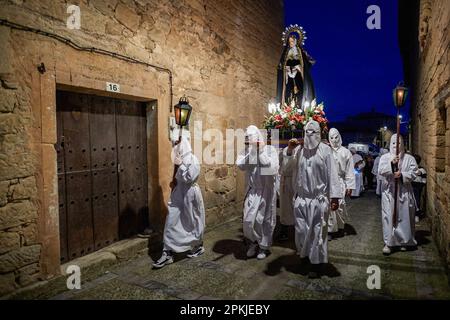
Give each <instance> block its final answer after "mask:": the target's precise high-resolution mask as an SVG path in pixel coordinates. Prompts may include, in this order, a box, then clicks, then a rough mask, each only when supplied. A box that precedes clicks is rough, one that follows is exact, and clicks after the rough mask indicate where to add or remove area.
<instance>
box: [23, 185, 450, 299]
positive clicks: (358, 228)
mask: <svg viewBox="0 0 450 320" xmlns="http://www.w3.org/2000/svg"><path fill="white" fill-rule="evenodd" d="M379 202H380V201H379V199H378V198H377V197H376V196H375V194H374V193H373V192H371V191H370V192H366V194H365V195H364V196H363V197H361V198H359V199H355V200H350V201H349V206H350V213H351V217H352V221H351V223H350V226H349V227H348V228H347V230H346V231H347V235H346V236H345V237H343V238H339V239H335V240H332V241H330V242H329V259H330V263H329V264H328V265H327V266H326V268H325V270H326V272H325V275H324V276H322V277H321V278H320V279H313V280H311V279H308V277H307V274H308V266H307V265H306V266H304V265H301V264H300V260H299V258H298V256H296V255H295V251H294V244H293V239H291V240H290V241H288V242H286V243H282V244H281V243H275V244H274V246H273V248H272V254H271V255H270V256H269V257H268V258H267V259H266V260H264V261H257V260H256V259H249V260H247V258H246V257H245V250H246V249H245V247H244V244H243V241H242V230H241V222H240V219H236V220H234V221H231V222H229V223H227V224H225V225H222V226H220V227H218V228H215V229H213V230H210V231H209V232H208V233H207V234H206V236H205V245H206V249H207V252H206V253H205V254H204V255H203V256H201V257H199V258H197V259H188V258H184V257H183V256H180V257H178V259H177V262H176V263H174V264H172V265H169V266H166V267H165V268H163V269H160V270H152V269H151V263H152V258H153V259H157V258H158V257H159V256H158V255H159V254H160V253H159V252H156V253H155V254H154V255H153V254H152V257H149V256H141V257H139V258H136V259H133V260H131V261H127V262H124V263H121V264H119V265H115V266H113V267H111V268H109V269H108V270H104V271H102V274H100V275H98V276H97V277H94V278H92V279H88V280H86V279H84V281H83V284H82V289H81V290H72V291H68V290H67V289H65V288H64V287H65V278H64V279H63V280H62V281H59V282H58V281H57V282H56V283H54V284H52V283H50V284H49V285H48V288H47V290H42V289H41V290H38V291H37V292H34V293H33V295H31V296H26V297H22V298H39V299H450V288H449V286H448V283H447V277H446V274H445V270H444V268H443V267H442V264H441V261H440V258H439V256H438V253H437V249H436V247H435V244H434V243H433V242H432V239H431V236H430V232H429V231H428V227H427V224H426V222H425V221H422V222H421V223H420V224H419V225H418V227H417V231H416V238H417V241H418V243H419V246H418V249H417V250H416V251H410V252H397V253H393V254H392V255H391V256H389V257H385V256H383V254H382V252H381V249H382V232H381V220H380V204H379ZM374 265H375V266H378V267H379V268H380V270H381V289H379V290H378V289H373V290H369V289H368V288H367V284H366V283H367V278H368V277H369V274H368V273H367V269H368V267H369V266H374ZM19 298H20V297H19Z"/></svg>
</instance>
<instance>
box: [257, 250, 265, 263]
mask: <svg viewBox="0 0 450 320" xmlns="http://www.w3.org/2000/svg"><path fill="white" fill-rule="evenodd" d="M265 258H267V250H262V249H261V250H259V252H258V255H257V256H256V259H258V260H263V259H265Z"/></svg>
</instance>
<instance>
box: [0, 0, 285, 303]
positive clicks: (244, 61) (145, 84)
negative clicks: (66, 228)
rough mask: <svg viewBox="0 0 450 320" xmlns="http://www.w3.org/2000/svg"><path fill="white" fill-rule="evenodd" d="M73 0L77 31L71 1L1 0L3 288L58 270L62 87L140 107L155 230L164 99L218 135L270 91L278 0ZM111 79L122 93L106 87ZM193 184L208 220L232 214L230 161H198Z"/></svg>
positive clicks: (242, 122)
mask: <svg viewBox="0 0 450 320" xmlns="http://www.w3.org/2000/svg"><path fill="white" fill-rule="evenodd" d="M70 4H71V5H77V6H78V7H79V8H80V18H81V19H80V22H81V23H80V29H76V28H75V29H71V28H69V27H68V25H69V24H68V23H69V22H68V19H69V18H70V17H71V16H72V14H73V12H72V11H68V6H69V4H68V3H67V1H61V0H58V1H54V0H45V1H41V0H30V1H22V0H1V1H0V19H1V24H0V43H1V47H2V50H0V82H1V86H0V296H2V295H4V294H7V293H9V292H12V291H14V290H17V289H19V288H21V287H24V286H27V285H29V284H32V283H34V282H36V281H38V280H41V279H46V278H49V277H52V276H54V275H57V274H59V273H60V265H61V253H60V252H61V244H60V228H61V226H60V219H59V218H60V217H59V215H60V211H61V210H60V207H61V205H62V204H61V190H58V177H59V175H58V170H59V167H58V166H59V163H58V159H59V158H58V155H57V150H58V146H60V145H61V141H59V137H60V135H59V134H58V130H59V128H58V120H57V117H58V112H57V107H58V106H57V104H58V102H57V99H56V96H57V95H58V92H61V91H64V92H72V93H74V94H80V95H85V96H100V97H105V98H114V99H123V100H126V101H137V102H142V103H144V104H145V108H146V126H145V128H146V130H147V131H146V141H147V149H146V150H147V151H146V160H147V161H146V165H147V176H148V180H147V187H148V188H147V190H148V192H147V195H146V197H147V199H148V204H149V208H150V220H151V221H150V223H151V226H152V227H155V228H161V225H162V222H163V221H164V217H165V214H166V210H167V207H166V204H167V200H168V197H169V193H170V190H169V187H168V185H169V182H170V179H171V176H172V170H173V169H172V162H171V160H170V147H169V146H170V142H169V117H170V116H171V114H172V113H171V112H172V110H171V105H173V104H175V103H176V102H177V100H178V98H179V97H180V96H182V95H184V94H185V95H186V96H187V97H188V98H189V100H190V104H191V105H192V106H193V108H194V109H193V115H192V121H191V124H190V130H191V131H192V129H194V128H193V126H194V123H197V124H198V123H199V122H196V121H201V126H202V127H203V130H205V129H208V128H219V129H220V130H221V131H223V132H224V134H225V129H226V128H231V129H233V128H245V127H246V126H248V125H249V124H258V125H259V124H261V123H262V120H263V115H264V112H265V109H266V105H267V102H268V101H269V99H270V98H271V97H273V96H274V95H275V91H276V68H277V64H278V60H279V55H280V51H281V41H280V35H281V32H282V30H283V25H284V21H283V3H282V0H262V1H260V0H252V1H237V0H232V1H229V0H217V1H206V0H158V1H154V0H148V1H144V0H135V1H132V0H94V1H86V0H74V1H71V3H70ZM27 28H28V29H27ZM30 28H32V29H30ZM91 47H95V48H96V49H95V50H90V49H89V48H91ZM81 48H85V49H83V50H81ZM86 48H87V49H86ZM97 49H99V50H97ZM102 50H106V51H108V52H109V53H113V54H106V53H105V52H104V51H102ZM132 59H134V60H132ZM136 60H137V61H140V62H144V63H140V62H136ZM107 82H109V83H115V84H119V85H120V92H107V91H106V90H105V85H106V83H107ZM171 84H172V85H171ZM172 92H173V101H172V99H171V97H172V95H171V93H172ZM80 99H81V98H80ZM80 101H81V100H80ZM72 116H73V117H74V118H77V117H78V118H77V119H79V117H80V114H79V113H76V112H72ZM81 117H82V115H81ZM206 143H207V142H203V144H204V145H206ZM83 152H84V150H83ZM199 184H200V186H201V189H202V193H203V196H204V200H205V207H206V217H207V218H206V219H207V224H208V226H213V225H216V224H218V223H221V222H224V221H226V220H227V219H229V218H230V217H233V216H236V215H237V214H239V213H240V209H241V205H242V199H243V196H244V195H243V179H242V175H240V174H239V173H238V172H237V171H236V168H235V166H233V165H227V164H223V165H214V164H213V165H203V166H202V173H201V176H200V179H199ZM86 201H87V202H89V201H90V200H89V199H86Z"/></svg>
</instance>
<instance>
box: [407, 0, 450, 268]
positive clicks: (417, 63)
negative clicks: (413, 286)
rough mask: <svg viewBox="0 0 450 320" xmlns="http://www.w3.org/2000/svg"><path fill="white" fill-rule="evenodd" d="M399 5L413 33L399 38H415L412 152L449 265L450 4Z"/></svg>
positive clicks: (442, 0) (410, 44)
mask: <svg viewBox="0 0 450 320" xmlns="http://www.w3.org/2000/svg"><path fill="white" fill-rule="evenodd" d="M400 3H401V5H404V7H403V8H404V9H408V8H410V9H409V10H410V11H409V14H408V15H409V18H406V17H404V21H403V22H404V23H405V24H407V25H408V26H410V27H411V29H410V30H409V35H408V34H407V33H406V32H405V33H400V37H405V38H408V37H410V35H411V34H412V35H414V38H411V39H410V40H409V41H408V40H404V43H403V46H402V49H403V56H404V61H405V74H406V76H407V80H408V82H409V83H408V85H409V86H410V87H411V92H412V94H411V114H412V117H411V118H412V119H413V121H412V128H411V129H412V151H413V152H414V153H417V154H419V155H420V156H421V157H422V163H421V165H423V166H424V167H425V168H426V170H427V173H428V181H427V197H426V212H427V214H428V216H429V217H430V219H431V224H432V233H433V237H434V238H435V240H436V242H437V244H438V247H439V249H440V251H441V253H442V256H443V257H444V259H445V261H446V263H447V265H448V266H450V210H449V209H450V207H449V206H450V59H449V56H450V50H449V47H450V36H449V34H450V32H449V31H450V2H449V1H446V0H438V1H431V0H422V1H413V2H409V1H403V2H402V1H401V2H400ZM406 6H408V8H407V7H406ZM414 6H415V8H412V7H414ZM405 12H408V10H405ZM404 14H405V13H404ZM405 31H406V29H405Z"/></svg>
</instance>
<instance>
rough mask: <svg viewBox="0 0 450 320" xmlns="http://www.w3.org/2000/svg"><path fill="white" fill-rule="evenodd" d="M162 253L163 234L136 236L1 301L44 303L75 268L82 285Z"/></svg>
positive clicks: (78, 260)
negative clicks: (42, 297) (49, 292)
mask: <svg viewBox="0 0 450 320" xmlns="http://www.w3.org/2000/svg"><path fill="white" fill-rule="evenodd" d="M240 218H241V217H240V216H238V215H237V216H232V217H230V218H229V219H227V220H226V221H223V222H222V223H218V224H215V225H213V226H211V227H209V228H208V227H207V228H206V230H205V234H207V233H209V232H211V231H213V230H215V229H217V228H220V227H223V226H224V225H227V224H229V223H232V222H233V221H234V220H236V219H240ZM161 249H162V234H161V233H160V232H154V233H153V234H151V236H150V237H148V238H140V237H138V236H136V237H133V238H130V239H125V240H120V241H118V242H115V243H112V244H111V245H109V246H107V247H105V248H102V249H100V250H98V251H95V252H92V253H90V254H88V255H85V256H83V257H79V258H76V259H74V260H71V261H69V262H66V263H64V264H62V265H61V266H60V272H61V273H60V274H57V275H53V276H51V277H50V278H48V279H45V280H41V281H38V282H36V283H33V284H31V285H29V286H26V287H23V288H20V289H18V290H16V291H14V292H11V293H9V294H7V295H5V296H2V297H0V300H8V299H24V298H25V299H40V298H39V296H40V294H39V292H42V293H43V294H44V292H45V291H47V290H48V288H49V287H52V285H55V284H56V285H58V283H63V285H64V284H65V282H66V279H67V277H68V276H69V275H68V274H67V273H66V270H67V268H68V267H69V266H71V265H77V266H79V267H80V270H81V275H82V276H81V278H82V282H84V281H85V280H86V279H87V281H89V280H91V279H95V278H96V277H99V276H101V275H102V274H104V272H105V271H106V270H107V269H108V268H111V267H112V266H114V265H116V264H119V263H121V262H125V261H128V260H132V259H135V258H137V257H139V256H141V255H150V254H151V253H153V252H156V251H158V250H161ZM59 286H61V284H59ZM58 294H59V292H56V293H55V295H56V296H57V295H58ZM44 295H45V294H44Z"/></svg>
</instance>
